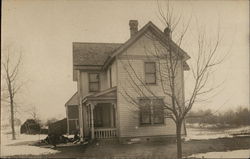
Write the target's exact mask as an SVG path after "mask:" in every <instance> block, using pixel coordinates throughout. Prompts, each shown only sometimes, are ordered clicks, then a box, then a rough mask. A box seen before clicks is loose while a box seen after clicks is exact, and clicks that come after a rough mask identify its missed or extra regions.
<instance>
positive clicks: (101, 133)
mask: <svg viewBox="0 0 250 159" xmlns="http://www.w3.org/2000/svg"><path fill="white" fill-rule="evenodd" d="M113 137H117V131H116V128H95V138H97V139H107V138H113Z"/></svg>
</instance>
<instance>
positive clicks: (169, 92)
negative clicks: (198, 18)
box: [120, 3, 225, 158]
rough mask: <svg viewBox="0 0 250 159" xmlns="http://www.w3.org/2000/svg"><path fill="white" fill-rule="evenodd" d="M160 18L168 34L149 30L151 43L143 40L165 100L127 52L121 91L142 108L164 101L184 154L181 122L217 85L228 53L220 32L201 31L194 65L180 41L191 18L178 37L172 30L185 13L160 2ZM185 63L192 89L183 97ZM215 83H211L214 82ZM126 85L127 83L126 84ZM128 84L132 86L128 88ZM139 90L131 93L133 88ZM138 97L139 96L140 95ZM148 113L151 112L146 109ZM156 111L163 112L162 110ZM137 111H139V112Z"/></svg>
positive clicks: (180, 155) (139, 108) (182, 122)
mask: <svg viewBox="0 0 250 159" xmlns="http://www.w3.org/2000/svg"><path fill="white" fill-rule="evenodd" d="M158 4H159V3H158ZM158 10H159V15H160V16H159V18H160V20H161V21H162V23H163V24H164V25H165V26H166V29H165V30H164V34H165V36H154V35H152V34H147V35H146V37H147V38H148V39H149V40H151V42H152V45H150V44H149V43H145V44H142V47H143V48H144V53H145V55H146V56H147V57H146V58H147V59H151V60H152V59H153V60H154V61H155V62H156V66H155V67H156V68H155V70H156V73H157V76H156V81H157V83H158V85H159V86H160V88H161V92H163V94H164V96H165V97H164V100H162V98H161V97H159V96H158V95H157V94H158V93H157V91H159V90H157V91H155V90H153V89H152V86H150V85H148V84H146V82H145V77H143V74H142V73H140V71H139V72H138V69H137V66H136V65H135V63H134V61H133V59H131V58H130V57H129V55H127V56H126V57H128V58H127V59H126V60H123V62H122V64H123V68H124V70H125V71H126V73H127V77H128V80H127V83H126V84H129V87H127V86H126V87H127V88H126V89H125V88H124V87H123V88H122V91H121V92H120V93H121V94H122V96H123V97H124V98H125V99H126V100H127V101H128V102H129V103H131V104H132V105H133V106H135V107H134V108H136V109H137V108H138V110H139V111H141V112H143V111H148V110H144V109H143V107H145V106H153V105H155V104H156V103H155V102H152V100H150V99H152V97H153V99H159V100H160V101H161V105H163V110H162V111H157V112H159V113H161V112H164V117H165V118H170V119H172V120H173V121H174V123H175V125H176V139H177V158H182V140H181V137H182V126H183V124H184V122H185V117H186V116H187V114H188V112H189V111H190V110H191V109H192V107H193V105H194V103H197V102H201V101H204V100H206V99H204V98H205V95H209V94H211V93H212V92H213V91H214V90H215V89H216V88H218V86H220V85H221V83H220V84H218V85H215V84H214V83H212V82H211V77H212V74H213V72H214V71H215V70H216V66H218V65H219V64H221V62H222V61H223V60H224V59H225V56H218V47H219V44H220V41H221V39H220V34H219V31H218V32H217V35H216V38H215V39H212V40H209V39H206V34H205V31H198V38H197V39H198V40H197V47H196V50H197V53H196V54H195V55H196V56H195V57H193V58H191V59H192V63H191V67H190V68H189V66H188V65H187V63H186V60H187V59H189V56H188V55H187V54H185V52H184V51H183V50H182V49H181V44H182V41H183V39H184V36H185V35H186V32H187V30H188V28H189V24H190V20H191V18H190V19H189V20H188V22H187V23H186V24H185V25H182V29H181V31H179V32H178V33H176V36H175V37H176V39H174V38H173V34H174V32H175V29H176V28H177V26H178V25H179V24H180V23H181V20H182V17H181V16H178V17H177V18H175V16H174V13H173V8H171V6H170V5H169V3H168V4H167V8H166V10H165V12H164V11H163V10H162V8H161V7H160V5H159V8H158ZM162 42H164V43H165V44H166V46H167V47H166V49H164V48H162V45H161V43H162ZM183 67H186V68H187V69H190V70H191V71H190V73H192V80H193V82H192V83H191V84H189V85H192V89H191V91H190V93H189V94H188V95H189V96H188V97H185V98H186V99H184V93H183V92H184V84H183V83H182V81H183V80H184V79H183V78H184V73H183V70H182V69H181V68H183ZM211 83H212V84H211ZM123 85H125V84H123ZM128 88H131V89H130V90H128ZM131 90H132V91H133V92H135V93H136V95H135V94H134V93H131V92H130V91H131ZM138 97H139V98H138ZM201 97H202V98H201ZM142 98H143V99H148V101H149V102H147V103H145V102H141V100H139V99H142ZM150 101H151V102H150ZM146 113H148V112H146ZM159 113H158V114H156V115H158V116H159V115H160V114H159ZM137 114H138V113H137Z"/></svg>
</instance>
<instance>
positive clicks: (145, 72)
mask: <svg viewBox="0 0 250 159" xmlns="http://www.w3.org/2000/svg"><path fill="white" fill-rule="evenodd" d="M147 64H154V66H155V69H154V72H153V73H149V72H147V70H146V65H147ZM156 71H157V68H156V62H155V61H145V62H144V78H145V84H146V85H156V84H157V75H156ZM147 75H154V77H155V81H154V83H149V82H147Z"/></svg>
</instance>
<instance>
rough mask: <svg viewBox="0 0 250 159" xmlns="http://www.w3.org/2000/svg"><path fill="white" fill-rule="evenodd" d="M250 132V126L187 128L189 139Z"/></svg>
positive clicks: (230, 135)
mask: <svg viewBox="0 0 250 159" xmlns="http://www.w3.org/2000/svg"><path fill="white" fill-rule="evenodd" d="M244 133H250V126H245V127H240V128H231V129H206V128H187V136H186V138H185V140H186V141H188V140H205V139H216V138H224V137H229V138H230V137H233V135H234V134H244Z"/></svg>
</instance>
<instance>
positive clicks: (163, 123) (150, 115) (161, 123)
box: [139, 97, 165, 127]
mask: <svg viewBox="0 0 250 159" xmlns="http://www.w3.org/2000/svg"><path fill="white" fill-rule="evenodd" d="M143 99H146V98H139V102H140V100H143ZM155 99H156V98H148V100H150V110H149V112H150V114H149V117H150V119H149V120H150V122H149V123H142V122H141V121H142V115H141V114H142V112H141V108H139V126H142V127H144V126H159V125H165V117H164V106H162V111H163V112H162V114H163V116H162V122H160V123H155V121H154V120H155V119H154V114H155V113H154V111H155V110H154V105H153V104H152V101H153V100H155ZM157 99H158V100H162V101H163V100H164V98H162V97H159V98H157Z"/></svg>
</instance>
